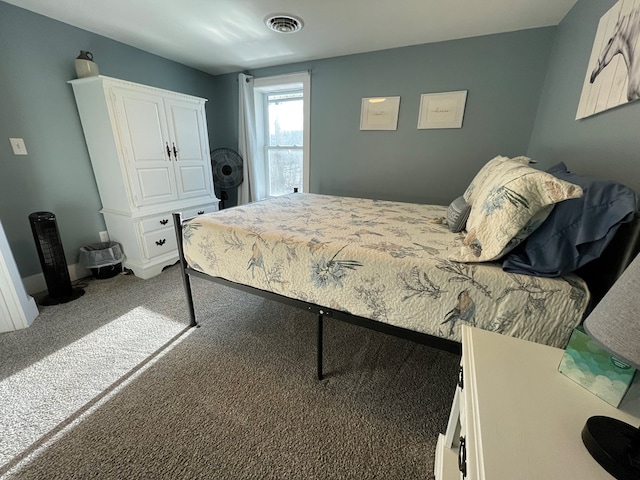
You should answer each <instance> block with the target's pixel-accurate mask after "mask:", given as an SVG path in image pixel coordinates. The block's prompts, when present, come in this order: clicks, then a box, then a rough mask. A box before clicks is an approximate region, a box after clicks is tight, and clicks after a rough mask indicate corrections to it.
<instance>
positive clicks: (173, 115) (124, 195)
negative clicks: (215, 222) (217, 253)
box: [69, 75, 218, 278]
mask: <svg viewBox="0 0 640 480" xmlns="http://www.w3.org/2000/svg"><path fill="white" fill-rule="evenodd" d="M69 83H70V84H71V85H72V87H73V93H74V95H75V98H76V103H77V106H78V112H79V114H80V121H81V122H82V128H83V131H84V136H85V139H86V142H87V148H88V150H89V155H90V157H91V164H92V165H93V172H94V174H95V178H96V182H97V185H98V191H99V192H100V198H101V200H102V210H101V213H102V214H103V215H104V219H105V223H106V225H107V230H108V232H109V237H110V239H111V240H113V241H116V242H119V243H120V244H121V245H122V248H123V250H124V254H125V257H126V260H125V262H124V266H125V267H126V268H129V269H131V270H133V273H134V274H135V275H136V276H138V277H140V278H150V277H152V276H154V275H157V274H158V273H160V272H161V271H162V269H163V268H164V267H166V266H168V265H172V264H174V263H175V262H176V261H177V260H178V250H177V242H176V237H175V231H174V227H173V218H172V216H171V213H172V212H182V213H183V216H184V217H186V218H188V217H192V216H195V215H198V214H203V213H209V212H212V211H215V210H217V209H218V199H217V198H216V197H215V195H214V192H213V182H212V174H211V163H210V157H209V140H208V136H207V120H206V115H205V109H204V105H205V102H206V100H205V99H203V98H198V97H193V96H189V95H184V94H180V93H175V92H170V91H167V90H162V89H158V88H154V87H149V86H145V85H140V84H137V83H132V82H127V81H123V80H118V79H115V78H110V77H105V76H102V75H100V76H96V77H89V78H83V79H78V80H72V81H70V82H69Z"/></svg>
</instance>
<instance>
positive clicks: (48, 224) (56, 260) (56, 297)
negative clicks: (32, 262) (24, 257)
mask: <svg viewBox="0 0 640 480" xmlns="http://www.w3.org/2000/svg"><path fill="white" fill-rule="evenodd" d="M29 221H30V222H31V231H32V232H33V239H34V240H35V242H36V249H37V250H38V256H39V257H40V265H41V266H42V273H43V274H44V280H45V282H46V283H47V290H49V295H47V296H46V297H44V298H43V299H41V300H40V301H39V302H38V303H40V305H58V304H59V303H67V302H70V301H71V300H75V299H76V298H78V297H81V296H82V295H84V290H83V289H81V288H74V287H72V286H71V278H69V270H68V268H67V260H66V258H65V256H64V250H63V249H62V241H61V240H60V232H59V231H58V223H57V222H56V216H55V215H54V214H53V213H50V212H35V213H32V214H31V215H29Z"/></svg>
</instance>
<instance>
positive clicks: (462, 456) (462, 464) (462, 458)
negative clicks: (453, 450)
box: [458, 437, 467, 478]
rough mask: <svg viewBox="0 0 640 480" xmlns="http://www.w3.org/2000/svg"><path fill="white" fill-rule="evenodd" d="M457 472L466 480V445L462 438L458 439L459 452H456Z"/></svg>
mask: <svg viewBox="0 0 640 480" xmlns="http://www.w3.org/2000/svg"><path fill="white" fill-rule="evenodd" d="M458 470H460V473H462V477H463V478H467V445H466V440H465V438H464V437H460V450H458Z"/></svg>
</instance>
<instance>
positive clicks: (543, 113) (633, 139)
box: [529, 0, 640, 192]
mask: <svg viewBox="0 0 640 480" xmlns="http://www.w3.org/2000/svg"><path fill="white" fill-rule="evenodd" d="M615 3H616V1H615V0H581V1H579V2H578V3H577V4H576V5H575V6H574V8H573V9H572V10H571V12H569V14H568V15H567V16H566V17H565V19H564V20H563V21H562V23H561V24H560V26H559V28H558V34H557V38H556V41H555V44H554V47H553V50H552V54H551V59H550V63H549V71H548V73H547V79H546V81H545V84H544V90H543V94H542V97H541V101H540V106H539V109H538V114H537V117H536V121H535V127H534V130H533V134H532V138H531V145H530V147H529V154H530V155H531V156H534V157H535V158H537V159H539V160H540V165H541V167H547V166H551V165H553V164H555V163H557V162H559V161H564V162H565V163H566V164H567V165H568V166H569V168H570V169H571V170H573V171H574V172H576V173H579V174H584V175H590V176H594V177H598V178H606V179H612V180H616V181H618V182H621V183H624V184H626V185H627V186H629V187H631V188H633V189H634V190H635V191H636V192H640V102H634V103H631V104H626V105H622V106H620V107H618V108H615V109H613V110H607V111H605V112H601V113H600V114H598V115H595V116H592V117H588V118H585V119H582V120H578V121H576V120H575V116H576V111H577V109H578V101H579V99H580V93H581V91H582V84H583V82H584V77H585V73H586V71H587V64H588V62H589V58H590V55H591V48H592V45H593V39H594V36H595V32H596V30H597V28H598V21H599V20H600V17H601V16H602V15H603V14H604V13H605V12H606V11H607V10H609V9H610V8H611V7H612V6H613V5H614V4H615Z"/></svg>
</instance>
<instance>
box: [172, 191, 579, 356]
mask: <svg viewBox="0 0 640 480" xmlns="http://www.w3.org/2000/svg"><path fill="white" fill-rule="evenodd" d="M445 215H446V207H445V206H439V205H420V204H410V203H399V202H390V201H376V200H367V199H357V198H348V197H336V196H326V195H315V194H302V193H296V194H292V195H287V196H283V197H278V198H275V199H270V200H265V201H262V202H256V203H252V204H249V205H244V206H241V207H235V208H231V209H227V210H222V211H220V212H215V213H211V214H207V215H203V216H200V217H196V218H195V219H192V220H191V221H189V222H187V223H186V224H185V226H184V229H183V240H184V241H183V243H184V251H185V257H186V259H187V262H188V264H189V265H190V266H191V267H193V268H194V269H196V270H199V271H201V272H204V273H206V274H208V275H211V276H215V277H222V278H225V279H227V280H230V281H232V282H236V283H241V284H244V285H249V286H252V287H256V288H259V289H262V290H267V291H270V292H274V293H278V294H281V295H284V296H287V297H291V298H295V299H298V300H302V301H305V302H309V303H313V304H317V305H321V306H324V307H328V308H331V309H334V310H342V311H345V312H349V313H352V314H355V315H359V316H362V317H367V318H370V319H374V320H378V321H380V322H384V323H389V324H392V325H396V326H399V327H404V328H407V329H410V330H415V331H418V332H423V333H428V334H431V335H435V336H438V337H442V338H448V339H451V340H455V341H461V334H460V326H461V325H462V324H463V323H467V324H470V325H475V326H477V327H480V328H483V329H486V330H491V331H496V332H500V333H503V334H506V335H511V336H515V337H519V338H523V339H526V340H531V341H535V342H538V343H544V344H548V345H553V346H556V347H561V348H562V347H564V346H565V345H566V343H567V341H568V339H569V336H570V334H571V330H572V328H573V327H574V326H576V325H577V324H579V323H580V321H581V319H582V316H583V313H584V311H585V309H586V307H587V303H588V300H589V293H588V289H587V286H586V284H585V282H584V281H582V280H581V279H580V278H578V277H577V276H575V275H569V276H566V277H561V278H540V277H532V276H527V275H518V274H511V273H506V272H503V271H502V269H501V267H500V265H499V264H496V263H481V264H478V263H473V264H466V263H457V262H453V261H449V260H448V257H449V255H450V254H451V253H452V252H454V251H459V249H460V246H461V242H462V239H463V238H464V235H463V234H456V233H451V232H450V231H449V230H448V228H447V225H446V221H445Z"/></svg>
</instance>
